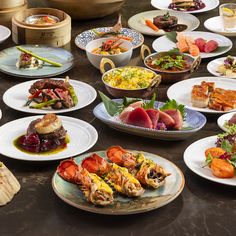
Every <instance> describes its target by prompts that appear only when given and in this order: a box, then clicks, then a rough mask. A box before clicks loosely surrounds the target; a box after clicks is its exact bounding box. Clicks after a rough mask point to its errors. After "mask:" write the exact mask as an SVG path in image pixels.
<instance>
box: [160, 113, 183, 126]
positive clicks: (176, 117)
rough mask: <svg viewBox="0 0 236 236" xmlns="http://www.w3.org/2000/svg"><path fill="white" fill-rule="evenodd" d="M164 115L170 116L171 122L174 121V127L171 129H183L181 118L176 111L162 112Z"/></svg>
mask: <svg viewBox="0 0 236 236" xmlns="http://www.w3.org/2000/svg"><path fill="white" fill-rule="evenodd" d="M164 112H165V113H166V114H168V115H169V116H171V117H172V118H173V120H174V121H175V125H174V126H173V129H176V130H180V129H182V127H183V118H182V115H181V113H180V111H179V110H177V109H170V110H165V111H164Z"/></svg>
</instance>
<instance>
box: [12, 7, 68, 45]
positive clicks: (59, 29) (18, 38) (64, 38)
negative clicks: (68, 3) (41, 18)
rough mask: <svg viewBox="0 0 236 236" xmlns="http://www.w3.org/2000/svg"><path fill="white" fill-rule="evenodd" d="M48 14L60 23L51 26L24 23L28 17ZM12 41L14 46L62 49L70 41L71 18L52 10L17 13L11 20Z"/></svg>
mask: <svg viewBox="0 0 236 236" xmlns="http://www.w3.org/2000/svg"><path fill="white" fill-rule="evenodd" d="M38 14H49V15H52V16H56V17H57V18H59V19H60V22H58V23H56V24H53V25H32V24H27V23H25V19H26V18H27V17H28V16H32V15H38ZM12 39H13V41H14V42H15V43H16V44H45V45H49V46H54V47H62V46H64V45H66V44H68V43H69V42H70V40H71V17H70V16H69V15H68V14H66V13H65V12H63V11H60V10H58V9H53V8H30V9H26V10H23V11H20V12H18V13H17V14H16V15H15V16H14V17H13V18H12Z"/></svg>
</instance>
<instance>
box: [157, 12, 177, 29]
mask: <svg viewBox="0 0 236 236" xmlns="http://www.w3.org/2000/svg"><path fill="white" fill-rule="evenodd" d="M177 23H178V18H177V17H176V16H171V15H170V13H169V12H167V13H166V14H164V15H162V16H156V17H155V18H153V24H154V25H156V26H157V27H158V28H159V29H168V28H171V27H173V26H175V25H177Z"/></svg>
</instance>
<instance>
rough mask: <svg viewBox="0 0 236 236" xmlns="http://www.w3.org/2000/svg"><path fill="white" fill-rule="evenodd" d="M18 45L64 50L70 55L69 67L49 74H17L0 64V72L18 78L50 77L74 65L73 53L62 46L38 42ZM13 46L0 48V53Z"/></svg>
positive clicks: (62, 72)
mask: <svg viewBox="0 0 236 236" xmlns="http://www.w3.org/2000/svg"><path fill="white" fill-rule="evenodd" d="M19 46H23V47H37V48H53V49H56V50H61V51H64V52H66V53H68V54H69V55H70V57H71V61H69V63H70V65H69V67H67V68H66V69H64V70H63V71H61V72H60V71H58V72H55V73H51V74H46V75H21V74H17V73H13V72H9V71H6V70H4V69H2V68H1V66H0V72H2V73H4V74H7V75H11V76H14V77H18V78H27V79H37V78H48V77H52V76H57V75H61V74H64V73H65V72H67V71H69V70H70V69H71V68H72V67H74V64H75V58H74V56H73V54H72V53H71V52H70V51H68V50H66V49H64V48H57V47H53V46H48V45H43V44H39V45H37V44H21V45H19ZM13 48H16V46H13V47H8V48H5V49H3V50H1V51H0V53H2V52H4V51H6V50H10V49H13Z"/></svg>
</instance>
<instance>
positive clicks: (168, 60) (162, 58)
mask: <svg viewBox="0 0 236 236" xmlns="http://www.w3.org/2000/svg"><path fill="white" fill-rule="evenodd" d="M146 62H147V65H148V66H150V67H151V68H153V69H155V70H162V71H171V72H175V71H185V70H189V69H190V67H191V64H190V63H189V60H187V57H186V56H184V55H177V54H171V53H170V54H169V55H160V54H159V55H157V56H156V57H155V58H154V57H150V58H149V59H148V60H147V61H146Z"/></svg>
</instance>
